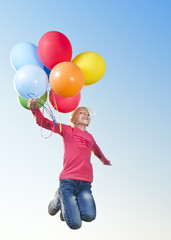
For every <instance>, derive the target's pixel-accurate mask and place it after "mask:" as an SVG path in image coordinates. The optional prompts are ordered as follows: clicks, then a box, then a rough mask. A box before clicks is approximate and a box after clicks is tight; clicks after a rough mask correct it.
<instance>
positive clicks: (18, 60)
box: [10, 42, 44, 70]
mask: <svg viewBox="0 0 171 240" xmlns="http://www.w3.org/2000/svg"><path fill="white" fill-rule="evenodd" d="M10 61H11V65H12V67H13V68H14V69H15V70H18V69H20V68H21V67H23V66H25V65H30V64H33V65H37V66H40V67H41V68H44V64H43V63H42V62H41V60H40V58H39V55H38V51H37V46H36V45H34V44H33V43H30V42H21V43H18V44H17V45H15V46H14V47H13V48H12V50H11V53H10Z"/></svg>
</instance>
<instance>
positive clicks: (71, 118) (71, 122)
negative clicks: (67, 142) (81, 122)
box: [70, 107, 89, 127]
mask: <svg viewBox="0 0 171 240" xmlns="http://www.w3.org/2000/svg"><path fill="white" fill-rule="evenodd" d="M82 108H84V109H85V110H86V111H87V112H88V113H89V110H88V108H87V107H78V108H76V109H75V110H74V111H72V112H71V114H70V124H71V127H75V123H74V117H75V114H76V113H77V112H78V111H79V110H80V109H82Z"/></svg>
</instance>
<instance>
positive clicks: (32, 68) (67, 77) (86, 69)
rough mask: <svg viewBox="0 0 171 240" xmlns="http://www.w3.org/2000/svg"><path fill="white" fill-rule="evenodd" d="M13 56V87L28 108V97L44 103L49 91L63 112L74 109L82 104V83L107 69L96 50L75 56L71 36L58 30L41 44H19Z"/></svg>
mask: <svg viewBox="0 0 171 240" xmlns="http://www.w3.org/2000/svg"><path fill="white" fill-rule="evenodd" d="M10 60H11V65H12V66H13V68H14V69H15V70H16V73H15V76H14V88H15V90H16V92H17V94H18V100H19V102H20V104H21V105H22V106H23V107H24V108H26V109H29V108H28V107H27V102H28V99H29V98H35V99H37V101H38V103H39V107H41V106H44V104H45V103H46V101H47V96H48V95H49V101H50V103H51V105H52V106H53V107H54V109H56V110H57V111H59V112H62V113H68V112H71V111H73V110H74V109H75V108H76V107H77V106H78V105H79V102H80V99H81V90H82V88H83V86H88V85H91V84H94V83H96V82H97V81H99V80H100V79H101V78H102V77H103V75H104V73H105V70H106V64H105V61H104V59H103V58H102V57H101V56H100V55H99V54H98V53H95V52H91V51H89V52H83V53H80V54H79V55H77V56H76V57H75V58H74V59H72V46H71V43H70V41H69V39H68V38H67V37H66V36H65V35H64V34H63V33H61V32H58V31H49V32H47V33H45V34H44V35H43V36H42V37H41V38H40V40H39V42H38V46H36V45H34V44H33V43H30V42H21V43H19V44H17V45H16V46H14V47H13V48H12V50H11V54H10ZM50 112H51V111H50ZM52 118H53V116H52Z"/></svg>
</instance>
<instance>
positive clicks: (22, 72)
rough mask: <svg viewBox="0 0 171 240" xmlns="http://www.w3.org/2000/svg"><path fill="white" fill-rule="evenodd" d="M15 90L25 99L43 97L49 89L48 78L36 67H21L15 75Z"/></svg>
mask: <svg viewBox="0 0 171 240" xmlns="http://www.w3.org/2000/svg"><path fill="white" fill-rule="evenodd" d="M13 81H14V88H15V90H16V92H17V93H18V94H19V95H20V96H21V97H24V98H27V99H29V98H38V97H41V96H43V94H44V93H45V92H46V91H47V88H48V84H49V83H48V76H47V74H46V73H45V71H44V70H43V69H42V68H41V67H39V66H36V65H26V66H23V67H21V68H20V69H19V70H18V71H17V72H16V73H15V75H14V80H13Z"/></svg>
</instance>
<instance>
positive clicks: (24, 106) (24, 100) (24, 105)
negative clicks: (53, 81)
mask: <svg viewBox="0 0 171 240" xmlns="http://www.w3.org/2000/svg"><path fill="white" fill-rule="evenodd" d="M40 99H41V100H42V101H41V104H40V103H38V106H39V108H41V107H42V104H43V105H44V104H45V102H46V101H47V92H45V94H44V95H43V96H42V97H41V98H40ZM18 101H19V103H20V104H21V106H22V107H23V108H25V109H27V110H30V108H28V107H27V103H28V99H26V98H23V97H21V96H20V95H18ZM37 102H39V100H37Z"/></svg>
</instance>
